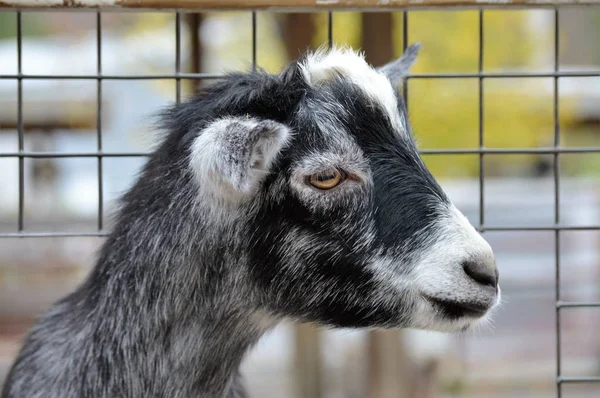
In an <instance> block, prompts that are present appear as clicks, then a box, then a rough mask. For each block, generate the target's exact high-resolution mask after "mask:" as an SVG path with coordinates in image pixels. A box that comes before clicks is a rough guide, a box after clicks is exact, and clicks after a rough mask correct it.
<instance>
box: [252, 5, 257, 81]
mask: <svg viewBox="0 0 600 398" xmlns="http://www.w3.org/2000/svg"><path fill="white" fill-rule="evenodd" d="M252 70H253V71H256V11H252Z"/></svg>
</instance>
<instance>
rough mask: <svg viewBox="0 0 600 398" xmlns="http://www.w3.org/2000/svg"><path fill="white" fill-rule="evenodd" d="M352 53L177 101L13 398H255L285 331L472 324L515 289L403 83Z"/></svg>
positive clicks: (26, 349) (19, 363)
mask: <svg viewBox="0 0 600 398" xmlns="http://www.w3.org/2000/svg"><path fill="white" fill-rule="evenodd" d="M417 52H418V45H413V46H411V47H409V48H408V49H407V51H405V53H404V55H403V56H402V57H400V58H399V59H398V60H396V61H393V62H391V63H390V64H388V65H385V66H383V67H381V68H379V69H375V68H373V67H371V66H369V65H368V64H367V63H366V62H365V60H364V58H363V57H362V55H360V54H357V53H356V52H354V51H352V50H349V49H340V48H336V49H333V50H330V51H320V50H319V51H316V52H312V53H308V54H305V55H304V56H303V57H301V58H300V59H299V60H297V61H295V62H292V63H290V65H288V67H286V68H285V70H284V71H283V72H281V73H280V74H274V75H273V74H268V73H265V72H262V71H257V72H249V73H232V74H229V75H227V76H226V77H225V78H224V79H223V80H221V81H219V82H216V83H214V84H213V85H211V86H209V87H206V88H204V89H203V90H202V91H201V92H199V93H198V94H197V95H196V96H194V97H193V98H191V99H189V100H188V101H186V102H185V103H182V104H180V105H174V106H172V107H171V108H169V109H167V110H166V111H164V115H163V117H162V125H161V127H162V129H164V130H166V131H167V132H168V134H166V136H165V138H164V141H162V142H161V143H159V145H158V146H157V148H156V149H155V150H154V152H153V153H152V155H151V156H150V158H149V160H148V162H147V164H146V165H145V167H144V169H143V170H142V172H141V175H140V176H139V178H138V180H137V181H136V183H135V184H134V186H133V187H132V188H131V189H130V190H129V191H128V192H127V193H126V194H125V195H124V197H123V199H122V203H121V208H120V209H119V213H118V216H117V219H116V220H117V222H116V225H115V227H114V229H113V231H112V233H111V234H110V236H109V237H108V238H107V240H106V242H105V243H104V245H103V247H102V249H101V251H100V253H99V256H98V257H99V258H98V260H97V263H96V266H95V267H94V269H93V270H92V271H91V272H90V274H89V276H88V277H87V279H86V280H85V281H84V282H83V283H82V284H81V286H80V287H79V288H78V289H76V291H74V292H73V293H72V294H70V295H69V296H67V297H66V298H64V299H62V300H61V301H59V302H57V303H56V304H55V305H54V306H53V307H52V308H51V309H50V310H49V311H48V312H47V313H46V314H45V315H44V316H43V317H42V318H41V319H40V320H39V321H38V322H37V323H36V325H35V326H34V327H33V328H32V330H31V331H30V332H29V334H28V335H27V337H26V339H25V342H24V345H23V347H22V349H21V351H20V353H19V355H18V356H17V359H16V361H15V363H14V364H13V367H12V369H11V371H10V373H9V376H8V378H7V381H6V384H5V386H4V390H3V394H2V397H4V398H13V397H28V398H35V397H45V398H47V397H56V398H64V397H75V396H78V397H120V396H127V397H244V396H245V393H244V388H243V380H242V378H241V376H240V374H239V370H238V368H239V365H240V363H241V361H242V359H243V356H244V353H246V352H247V351H248V350H249V349H250V348H251V346H252V345H253V344H255V343H256V342H257V341H258V340H259V339H260V338H261V336H262V335H263V334H264V333H266V332H267V331H268V330H269V329H271V328H272V327H274V326H275V325H276V324H277V323H278V322H280V321H282V320H284V319H288V320H293V321H296V322H315V323H317V324H319V325H323V326H326V327H334V328H405V327H411V328H422V329H432V330H439V331H462V330H464V329H466V328H468V327H470V326H471V325H473V324H475V323H478V322H479V321H481V320H482V319H485V318H486V317H488V316H489V314H490V311H491V310H492V308H493V307H495V306H496V305H497V303H498V302H499V300H500V290H499V287H498V273H497V268H496V265H495V261H494V256H493V252H492V250H491V248H490V246H489V245H488V244H487V242H486V241H485V240H484V239H483V238H482V237H481V235H479V234H478V233H477V232H476V230H475V229H474V228H473V227H472V226H471V224H469V222H468V221H467V219H466V218H465V217H464V216H463V215H462V214H461V213H460V212H459V211H458V210H457V209H456V208H455V207H454V205H453V204H452V203H451V202H450V200H449V199H448V197H447V196H446V194H445V193H444V192H443V190H442V189H441V187H440V186H439V185H438V184H437V182H436V181H435V180H434V178H433V176H432V175H431V173H430V172H429V171H428V169H427V168H426V166H425V165H424V163H423V161H422V159H421V158H420V156H419V152H418V150H417V147H416V145H415V142H414V140H413V138H412V133H411V131H410V126H409V123H408V118H407V112H406V107H405V104H404V101H403V99H402V97H401V96H400V95H399V93H398V92H397V90H396V89H395V87H396V86H398V85H399V83H400V82H401V80H402V79H404V78H405V76H406V74H407V73H408V69H409V67H410V66H411V64H412V63H413V62H414V60H415V58H416V55H417Z"/></svg>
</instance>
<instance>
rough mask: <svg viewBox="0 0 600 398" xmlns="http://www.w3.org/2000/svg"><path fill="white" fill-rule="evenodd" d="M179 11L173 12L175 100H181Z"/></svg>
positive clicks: (178, 101)
mask: <svg viewBox="0 0 600 398" xmlns="http://www.w3.org/2000/svg"><path fill="white" fill-rule="evenodd" d="M180 73H181V13H180V12H177V13H176V14H175V74H176V75H177V77H176V78H175V100H176V101H177V103H178V104H179V103H180V102H181V78H180V77H179V74H180Z"/></svg>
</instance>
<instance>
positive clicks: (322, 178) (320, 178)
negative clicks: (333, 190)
mask: <svg viewBox="0 0 600 398" xmlns="http://www.w3.org/2000/svg"><path fill="white" fill-rule="evenodd" d="M334 179H335V173H333V172H331V173H327V174H319V175H317V180H318V181H319V182H323V181H329V180H334Z"/></svg>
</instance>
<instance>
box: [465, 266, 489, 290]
mask: <svg viewBox="0 0 600 398" xmlns="http://www.w3.org/2000/svg"><path fill="white" fill-rule="evenodd" d="M462 266H463V270H464V271H465V274H467V275H468V276H469V277H470V278H471V279H473V280H474V281H475V282H477V283H479V284H482V285H486V286H491V287H493V288H495V287H496V285H497V284H498V269H497V268H496V267H494V268H493V269H491V268H490V267H489V266H487V265H485V264H480V263H478V262H475V261H465V262H463V264H462Z"/></svg>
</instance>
